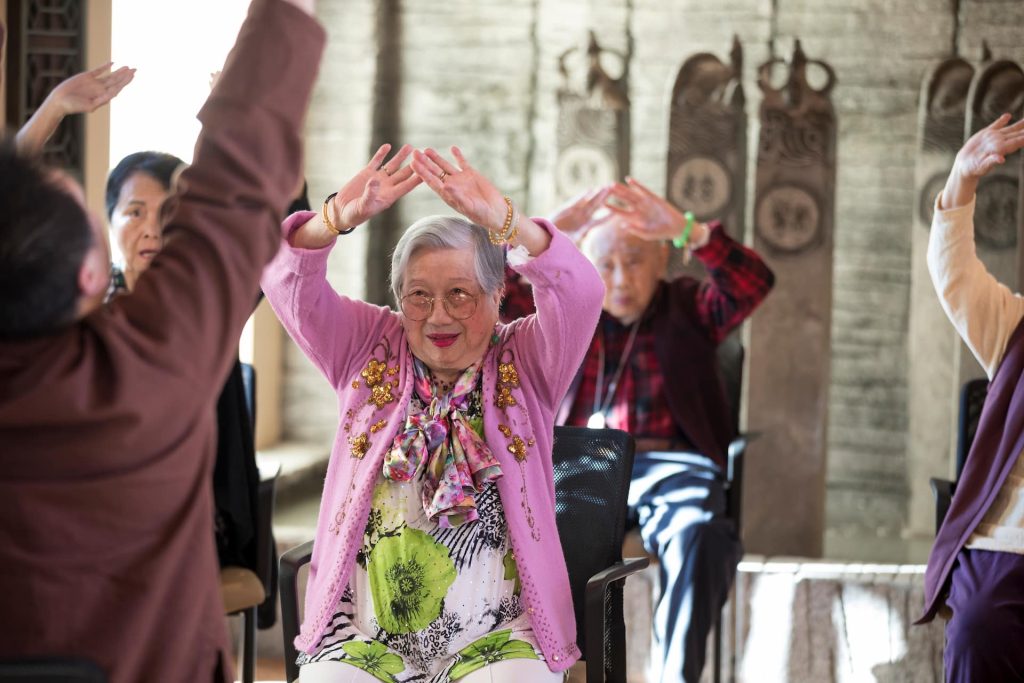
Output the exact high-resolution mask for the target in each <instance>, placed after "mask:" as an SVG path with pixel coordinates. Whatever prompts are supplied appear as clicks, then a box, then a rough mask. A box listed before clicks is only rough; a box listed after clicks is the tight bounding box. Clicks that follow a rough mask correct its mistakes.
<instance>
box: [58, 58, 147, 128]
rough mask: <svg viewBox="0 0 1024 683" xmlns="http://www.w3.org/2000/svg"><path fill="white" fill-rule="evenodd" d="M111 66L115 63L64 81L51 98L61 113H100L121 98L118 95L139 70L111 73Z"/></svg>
mask: <svg viewBox="0 0 1024 683" xmlns="http://www.w3.org/2000/svg"><path fill="white" fill-rule="evenodd" d="M111 65H112V62H107V63H106V64H104V65H103V66H98V67H96V68H95V69H92V70H90V71H83V72H82V73H80V74H76V75H74V76H72V77H71V78H68V79H66V80H64V81H61V83H60V85H58V86H57V87H56V88H54V89H53V92H51V93H50V95H49V98H52V99H53V101H54V103H55V104H56V105H57V106H58V107H59V111H60V112H61V113H62V114H63V115H65V116H67V115H69V114H82V113H89V112H94V111H96V110H97V109H99V108H100V107H102V106H103V105H104V104H106V103H107V102H109V101H110V100H112V99H114V98H115V97H117V94H118V93H119V92H121V90H122V89H123V88H124V87H125V86H126V85H128V84H129V83H131V82H132V79H133V78H135V69H131V68H129V67H127V66H122V67H121V68H120V69H117V70H116V71H111V70H110V67H111Z"/></svg>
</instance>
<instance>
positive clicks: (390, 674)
mask: <svg viewBox="0 0 1024 683" xmlns="http://www.w3.org/2000/svg"><path fill="white" fill-rule="evenodd" d="M341 649H342V650H344V651H345V654H346V655H348V656H347V657H346V658H345V659H344V661H346V662H348V663H349V664H351V665H352V666H355V667H359V668H360V669H362V670H363V671H365V672H366V673H368V674H370V675H371V676H373V677H374V678H377V679H378V680H381V681H384V682H385V683H394V681H395V674H397V673H401V672H402V671H405V664H403V663H402V658H401V657H399V656H398V655H396V654H392V653H390V652H388V648H387V647H386V646H385V645H383V644H382V643H377V642H369V643H360V642H352V643H345V644H344V645H342V647H341Z"/></svg>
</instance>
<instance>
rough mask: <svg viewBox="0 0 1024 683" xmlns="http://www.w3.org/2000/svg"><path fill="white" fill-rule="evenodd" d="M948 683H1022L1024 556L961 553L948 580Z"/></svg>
mask: <svg viewBox="0 0 1024 683" xmlns="http://www.w3.org/2000/svg"><path fill="white" fill-rule="evenodd" d="M946 605H947V606H948V607H949V608H950V609H951V610H952V611H953V616H952V618H951V619H950V620H949V623H948V624H946V650H945V655H944V657H943V660H944V662H945V666H946V680H947V681H949V682H950V683H961V682H963V683H966V682H967V681H974V682H977V681H985V682H986V683H1001V682H1002V681H1021V680H1024V555H1017V554H1016V553H1003V552H991V551H988V550H962V551H960V555H959V556H958V557H957V564H956V566H955V567H954V568H953V573H952V576H951V577H950V586H949V597H948V598H947V599H946Z"/></svg>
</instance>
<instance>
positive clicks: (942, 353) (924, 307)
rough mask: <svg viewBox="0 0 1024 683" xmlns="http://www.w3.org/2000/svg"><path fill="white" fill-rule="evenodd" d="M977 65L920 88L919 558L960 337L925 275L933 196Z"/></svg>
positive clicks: (955, 67)
mask: <svg viewBox="0 0 1024 683" xmlns="http://www.w3.org/2000/svg"><path fill="white" fill-rule="evenodd" d="M973 76H974V66H973V65H971V64H970V63H969V62H967V61H966V60H964V59H961V58H959V57H952V58H949V59H945V60H943V61H942V62H940V63H938V64H937V65H935V67H933V68H932V69H931V70H930V71H929V72H928V74H927V75H926V76H925V78H924V81H923V82H922V84H921V97H920V100H919V108H918V112H919V118H918V135H919V137H918V152H917V159H916V163H915V168H914V187H915V190H916V196H917V202H916V204H915V206H914V216H913V219H912V222H913V228H912V234H911V274H910V323H909V331H908V339H907V345H908V356H909V377H908V382H907V384H908V386H907V389H908V406H909V418H910V438H909V440H908V443H907V485H908V487H909V489H910V500H909V505H908V515H907V526H908V532H909V534H908V536H909V539H910V542H911V546H912V550H911V556H918V557H919V556H921V555H923V554H924V553H925V552H926V548H928V547H930V546H931V541H932V539H933V537H934V534H935V502H934V499H933V496H932V493H931V489H930V486H929V484H928V480H929V478H930V477H935V476H946V475H948V474H951V472H949V471H948V470H949V468H950V463H951V462H952V454H953V448H954V442H955V440H956V415H957V396H958V390H957V385H958V381H957V379H956V378H955V376H954V356H955V355H956V353H957V352H958V348H959V342H958V339H957V333H956V331H955V330H954V329H953V326H952V325H951V324H950V322H949V319H948V318H947V317H946V314H945V312H944V311H943V310H942V305H941V304H940V303H939V297H938V295H937V294H936V293H935V288H934V286H933V285H932V281H931V276H930V275H929V274H928V262H927V253H928V236H929V229H930V227H931V223H932V214H933V211H934V207H935V198H936V196H937V195H938V193H939V192H940V191H941V190H942V188H943V186H944V185H945V184H946V178H947V177H948V176H949V172H950V170H951V169H952V168H953V160H954V159H955V158H956V153H957V150H959V149H960V146H961V145H962V144H963V130H964V120H965V116H966V108H967V91H968V89H969V87H970V83H971V79H972V78H973Z"/></svg>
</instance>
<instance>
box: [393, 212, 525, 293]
mask: <svg viewBox="0 0 1024 683" xmlns="http://www.w3.org/2000/svg"><path fill="white" fill-rule="evenodd" d="M421 249H472V250H473V256H474V262H475V265H476V280H477V282H478V283H479V284H480V287H481V288H482V289H483V290H484V293H485V294H494V293H495V292H497V291H498V290H500V289H501V288H502V287H503V286H504V284H505V249H504V247H497V246H494V245H493V244H491V240H490V237H488V235H487V230H486V229H485V228H483V227H481V226H479V225H477V224H476V223H471V222H470V221H468V220H466V219H465V218H462V217H459V216H427V217H426V218H421V219H419V220H418V221H416V222H415V223H413V224H412V225H410V226H409V228H408V229H407V230H406V231H405V234H404V235H402V238H401V239H400V240H398V244H397V245H395V251H394V252H392V254H391V292H392V293H393V294H394V295H395V302H396V303H398V302H400V301H401V298H402V286H403V285H404V284H405V269H406V268H407V267H408V266H409V259H411V258H412V257H413V255H414V254H415V253H416V252H417V251H420V250H421Z"/></svg>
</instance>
